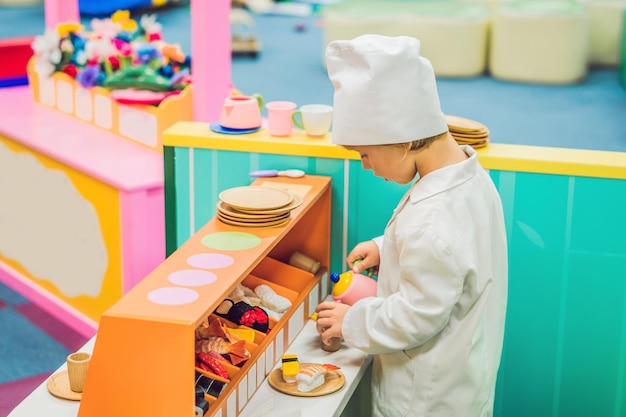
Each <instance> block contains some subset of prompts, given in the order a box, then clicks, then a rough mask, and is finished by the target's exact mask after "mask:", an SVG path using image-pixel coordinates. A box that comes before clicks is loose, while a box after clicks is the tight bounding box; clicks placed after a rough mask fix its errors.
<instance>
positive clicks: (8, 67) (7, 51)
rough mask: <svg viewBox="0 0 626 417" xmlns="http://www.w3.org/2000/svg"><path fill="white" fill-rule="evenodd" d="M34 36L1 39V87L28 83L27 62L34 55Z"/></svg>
mask: <svg viewBox="0 0 626 417" xmlns="http://www.w3.org/2000/svg"><path fill="white" fill-rule="evenodd" d="M33 40H34V37H32V36H25V37H21V38H9V39H0V62H2V65H0V87H11V86H14V85H26V84H28V77H27V75H26V64H27V63H28V60H29V59H30V58H31V57H32V56H33V50H32V48H31V47H30V45H31V43H32V42H33Z"/></svg>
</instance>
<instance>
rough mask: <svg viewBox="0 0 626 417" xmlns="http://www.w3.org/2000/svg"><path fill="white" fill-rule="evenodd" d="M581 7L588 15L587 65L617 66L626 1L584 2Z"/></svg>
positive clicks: (602, 0)
mask: <svg viewBox="0 0 626 417" xmlns="http://www.w3.org/2000/svg"><path fill="white" fill-rule="evenodd" d="M583 5H584V6H585V7H586V9H587V12H588V13H589V56H588V61H589V63H590V64H594V65H603V66H618V65H619V64H620V62H621V44H622V32H623V30H624V10H625V9H626V1H625V0H586V1H585V2H584V3H583Z"/></svg>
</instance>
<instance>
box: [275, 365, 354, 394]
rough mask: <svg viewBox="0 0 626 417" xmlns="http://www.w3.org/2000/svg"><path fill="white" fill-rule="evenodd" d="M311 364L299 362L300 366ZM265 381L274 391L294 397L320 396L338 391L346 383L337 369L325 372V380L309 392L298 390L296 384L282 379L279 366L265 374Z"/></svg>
mask: <svg viewBox="0 0 626 417" xmlns="http://www.w3.org/2000/svg"><path fill="white" fill-rule="evenodd" d="M309 365H313V364H312V363H301V364H300V367H305V366H309ZM267 382H269V384H270V386H271V387H272V388H274V389H275V390H276V391H280V392H282V393H284V394H289V395H294V396H296V397H320V396H322V395H328V394H332V393H333V392H337V391H339V390H340V389H341V388H342V387H343V386H344V385H345V383H346V377H345V376H344V375H343V373H342V372H341V371H339V370H336V371H328V372H327V373H326V379H325V382H324V383H323V384H322V385H320V386H319V387H317V388H315V389H314V390H312V391H309V392H301V391H298V384H297V383H295V382H294V383H291V384H288V383H287V382H285V380H284V379H283V370H282V369H281V368H277V369H274V370H273V371H272V372H270V374H269V375H268V376H267Z"/></svg>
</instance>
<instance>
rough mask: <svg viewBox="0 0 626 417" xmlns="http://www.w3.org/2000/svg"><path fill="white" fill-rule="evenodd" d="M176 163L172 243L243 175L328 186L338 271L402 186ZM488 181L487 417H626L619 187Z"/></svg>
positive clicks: (351, 177) (259, 160)
mask: <svg viewBox="0 0 626 417" xmlns="http://www.w3.org/2000/svg"><path fill="white" fill-rule="evenodd" d="M190 155H191V157H190ZM175 156H176V164H175V170H174V172H175V176H176V180H175V187H176V190H175V194H176V199H175V201H176V204H177V206H176V210H175V213H176V224H177V229H176V230H177V239H178V243H179V244H181V243H183V242H184V241H185V240H186V239H187V238H188V237H189V236H190V233H191V229H192V228H193V229H195V230H197V229H199V228H200V227H201V226H202V224H204V223H205V222H206V221H207V220H208V219H210V218H211V217H213V216H214V214H215V204H216V203H217V196H218V194H219V192H220V191H222V190H224V189H227V188H231V187H236V186H241V185H247V184H249V183H250V182H251V181H252V179H251V178H250V177H249V175H248V173H249V171H251V170H255V169H288V168H297V169H302V170H304V171H305V172H306V173H308V174H314V175H326V176H330V177H332V187H333V189H332V201H333V204H332V210H333V211H332V223H331V235H332V236H331V244H332V247H331V266H330V267H331V271H337V272H340V271H341V269H342V268H343V267H344V265H343V262H344V258H345V256H346V254H347V251H349V250H350V249H351V248H352V247H353V246H354V245H356V244H357V243H359V242H361V241H363V240H367V239H371V238H372V237H375V236H378V235H380V234H381V233H382V232H383V230H384V227H385V225H386V223H387V220H388V219H389V217H390V216H391V214H392V211H393V209H394V208H395V206H396V204H397V203H398V201H399V200H400V198H401V197H402V196H403V194H404V193H405V192H406V189H407V188H408V187H409V186H408V185H405V186H400V185H398V184H395V183H389V182H386V181H384V180H383V179H381V178H377V177H375V176H374V175H373V174H372V173H371V172H370V171H365V170H363V169H362V167H361V162H360V161H358V160H338V159H328V158H315V157H302V156H290V155H272V154H260V153H246V152H231V151H217V150H205V149H195V150H193V151H192V152H191V153H190V152H189V151H188V150H186V149H178V148H177V149H176V153H175ZM190 158H191V161H190ZM190 164H191V165H190ZM190 172H193V177H190V176H189V173H190ZM489 174H490V176H491V178H492V179H493V181H494V184H495V185H496V188H497V189H498V192H499V194H500V196H501V199H502V205H503V209H504V217H505V222H506V230H507V237H508V250H509V299H508V310H507V320H506V329H505V341H504V348H503V356H502V364H501V367H500V372H499V379H498V385H497V390H496V408H495V413H494V415H495V416H497V417H538V416H539V417H577V416H581V417H583V416H584V417H592V416H593V417H596V416H602V417H604V416H610V417H626V406H625V405H624V404H623V400H622V398H624V396H626V386H625V385H626V384H625V379H626V216H624V209H623V205H620V204H619V203H620V202H621V200H622V199H623V196H624V195H626V181H622V180H612V179H603V178H581V177H570V176H564V175H549V174H533V173H520V172H512V171H494V170H491V171H490V172H489ZM166 186H168V185H167V183H166ZM169 186H171V185H169ZM166 192H167V190H166ZM192 219H193V220H192ZM168 221H170V219H168ZM192 226H193V227H192Z"/></svg>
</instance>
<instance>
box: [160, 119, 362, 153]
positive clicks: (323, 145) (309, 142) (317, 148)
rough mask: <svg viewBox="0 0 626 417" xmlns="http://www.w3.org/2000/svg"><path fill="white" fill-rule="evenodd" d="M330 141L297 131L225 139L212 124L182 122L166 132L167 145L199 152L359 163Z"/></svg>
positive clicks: (227, 136) (264, 130)
mask: <svg viewBox="0 0 626 417" xmlns="http://www.w3.org/2000/svg"><path fill="white" fill-rule="evenodd" d="M330 138H331V135H330V134H328V135H326V136H325V137H323V138H311V137H308V136H307V135H306V134H305V133H304V132H302V131H300V130H294V131H293V134H292V135H291V136H286V137H275V136H271V135H270V134H269V132H268V131H267V129H259V130H258V131H256V132H254V133H249V134H246V135H224V134H221V133H215V132H213V131H212V130H211V129H210V128H209V123H200V122H179V123H176V124H175V125H173V126H171V127H170V128H169V129H167V130H166V131H165V132H164V134H163V144H164V145H165V146H179V147H189V148H196V149H218V150H224V151H241V152H258V153H272V154H279V155H298V156H310V157H321V158H336V159H359V154H358V153H356V152H354V151H348V150H346V149H344V148H342V147H341V146H337V145H333V144H332V143H331V140H330Z"/></svg>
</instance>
